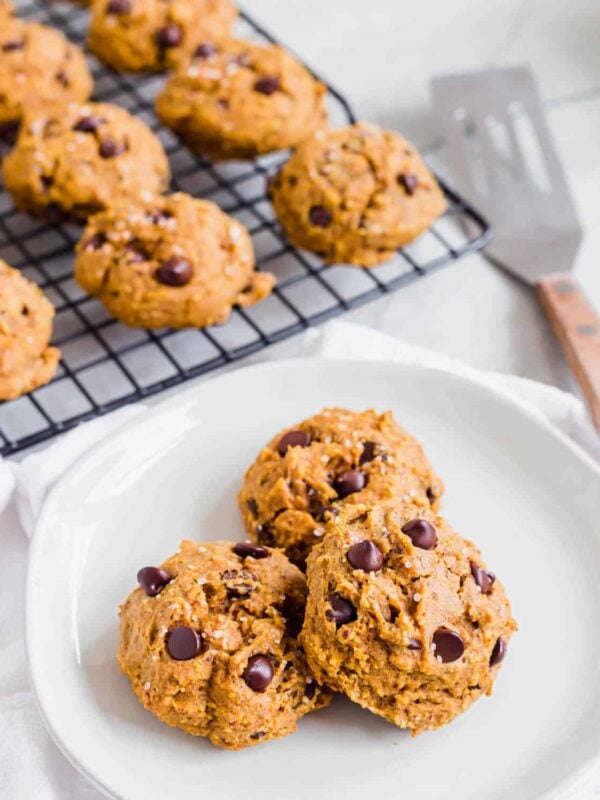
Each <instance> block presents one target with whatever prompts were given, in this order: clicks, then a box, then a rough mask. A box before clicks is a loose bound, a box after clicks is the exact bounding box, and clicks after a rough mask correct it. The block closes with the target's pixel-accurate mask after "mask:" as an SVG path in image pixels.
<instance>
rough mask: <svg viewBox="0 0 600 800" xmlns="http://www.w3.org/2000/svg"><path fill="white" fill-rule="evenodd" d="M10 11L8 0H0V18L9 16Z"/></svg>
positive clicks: (11, 11) (10, 5)
mask: <svg viewBox="0 0 600 800" xmlns="http://www.w3.org/2000/svg"><path fill="white" fill-rule="evenodd" d="M12 13H13V7H12V4H11V3H10V2H9V0H0V19H3V18H4V19H5V18H6V17H11V16H12Z"/></svg>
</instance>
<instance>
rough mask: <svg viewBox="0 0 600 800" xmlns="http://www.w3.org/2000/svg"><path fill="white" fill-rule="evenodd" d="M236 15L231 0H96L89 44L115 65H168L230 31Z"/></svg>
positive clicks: (148, 67) (154, 67) (157, 67)
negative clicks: (203, 43) (197, 46)
mask: <svg viewBox="0 0 600 800" xmlns="http://www.w3.org/2000/svg"><path fill="white" fill-rule="evenodd" d="M236 17H237V9H236V8H235V6H234V5H233V4H232V3H231V2H230V0H171V2H169V3H165V2H164V0H92V18H91V22H90V31H89V46H90V49H91V50H92V51H93V52H94V53H95V54H96V55H97V56H98V58H100V59H102V61H104V62H106V63H107V64H108V65H109V66H111V67H113V68H114V69H117V70H122V71H126V72H139V71H142V70H152V71H163V70H166V69H171V68H172V67H174V66H175V65H176V64H177V63H178V62H179V61H180V60H181V59H182V57H185V56H186V55H187V54H188V53H190V52H192V51H193V49H194V48H195V47H196V45H198V44H200V42H203V41H205V40H211V41H212V40H219V39H223V38H225V37H227V36H228V35H229V32H230V30H231V27H232V25H233V23H234V21H235V19H236Z"/></svg>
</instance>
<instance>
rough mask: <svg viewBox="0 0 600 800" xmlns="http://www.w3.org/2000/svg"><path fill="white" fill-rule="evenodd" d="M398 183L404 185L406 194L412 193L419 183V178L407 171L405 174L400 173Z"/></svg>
mask: <svg viewBox="0 0 600 800" xmlns="http://www.w3.org/2000/svg"><path fill="white" fill-rule="evenodd" d="M398 183H399V184H400V185H401V186H402V187H404V191H405V192H406V194H408V195H412V194H414V193H415V191H416V189H417V186H418V185H419V179H418V178H417V176H416V175H413V174H412V173H411V172H405V173H404V174H403V175H398Z"/></svg>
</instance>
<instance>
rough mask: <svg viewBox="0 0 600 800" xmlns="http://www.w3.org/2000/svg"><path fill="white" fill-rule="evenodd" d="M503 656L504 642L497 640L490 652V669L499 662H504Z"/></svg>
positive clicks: (504, 651) (504, 650) (504, 652)
mask: <svg viewBox="0 0 600 800" xmlns="http://www.w3.org/2000/svg"><path fill="white" fill-rule="evenodd" d="M505 655H506V642H505V641H504V639H498V641H497V642H496V644H495V645H494V649H493V650H492V655H491V656H490V667H495V666H496V665H497V664H499V663H500V662H501V661H504V656H505Z"/></svg>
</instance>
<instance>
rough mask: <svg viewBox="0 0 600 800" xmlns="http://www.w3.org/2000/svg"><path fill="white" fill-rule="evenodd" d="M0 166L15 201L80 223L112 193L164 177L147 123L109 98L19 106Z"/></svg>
mask: <svg viewBox="0 0 600 800" xmlns="http://www.w3.org/2000/svg"><path fill="white" fill-rule="evenodd" d="M2 171H3V174H4V181H5V183H6V188H7V189H8V190H9V192H10V193H11V194H12V197H13V201H14V203H15V205H16V206H17V208H19V209H21V210H23V211H28V212H29V213H31V214H35V215H38V216H43V217H46V218H48V219H50V220H51V221H53V222H56V221H63V220H69V221H74V222H85V220H86V219H87V218H88V217H89V216H90V215H91V214H95V213H97V212H98V211H101V210H103V209H105V208H107V207H108V206H109V205H110V204H111V202H114V200H115V198H120V199H126V198H128V197H131V198H137V197H139V196H140V195H141V194H142V193H143V192H153V193H154V192H161V191H163V190H164V189H166V188H167V186H168V183H169V178H170V169H169V162H168V160H167V156H166V155H165V151H164V149H163V146H162V144H161V143H160V141H159V140H158V138H157V137H156V136H155V135H154V134H153V133H152V131H151V130H150V128H148V126H147V125H146V124H145V123H143V122H142V121H141V120H139V119H135V117H132V116H131V114H129V112H127V111H126V110H125V109H124V108H121V107H119V106H115V105H111V104H109V103H87V104H85V105H80V104H77V103H70V104H69V105H67V106H65V107H63V108H59V109H50V108H48V109H44V110H43V111H39V110H38V111H34V112H31V113H27V114H26V115H25V117H24V118H23V124H22V125H21V130H20V133H19V137H18V139H17V143H16V146H15V148H14V150H13V151H12V152H11V153H10V154H9V155H8V156H7V157H6V159H5V161H4V164H3V168H2Z"/></svg>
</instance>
